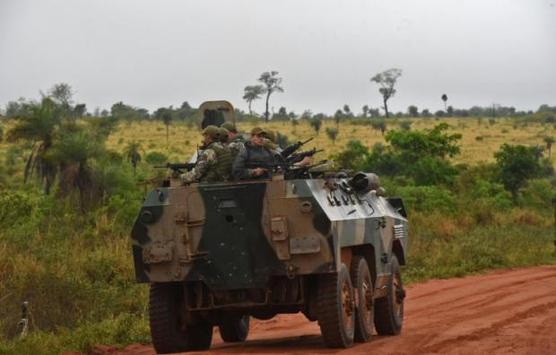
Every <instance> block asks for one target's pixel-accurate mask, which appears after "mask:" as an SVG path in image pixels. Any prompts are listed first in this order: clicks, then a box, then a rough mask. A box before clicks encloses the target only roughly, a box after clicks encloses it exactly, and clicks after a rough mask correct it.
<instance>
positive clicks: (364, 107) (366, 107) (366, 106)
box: [361, 105, 369, 118]
mask: <svg viewBox="0 0 556 355" xmlns="http://www.w3.org/2000/svg"><path fill="white" fill-rule="evenodd" d="M361 110H362V111H363V117H365V118H367V115H368V114H369V105H363V107H362V108H361Z"/></svg>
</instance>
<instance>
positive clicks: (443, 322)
mask: <svg viewBox="0 0 556 355" xmlns="http://www.w3.org/2000/svg"><path fill="white" fill-rule="evenodd" d="M407 295H408V296H407V298H406V314H405V321H404V328H403V331H402V334H401V335H400V336H396V337H379V336H375V337H374V339H373V340H371V341H370V342H368V343H365V344H356V345H355V346H354V347H353V348H351V349H344V350H339V349H326V348H324V346H323V343H322V341H321V338H320V335H319V328H318V325H317V324H316V322H315V323H311V322H309V321H307V320H306V319H305V317H304V316H303V315H301V314H296V315H282V316H278V317H275V318H274V319H271V320H269V321H264V322H263V321H254V322H252V329H251V333H250V334H249V337H248V341H247V342H245V343H244V344H239V345H238V344H235V345H233V344H232V345H230V344H224V343H222V340H221V339H220V337H219V336H218V335H215V337H214V340H213V347H212V349H211V350H210V353H213V354H223V353H227V354H229V353H253V354H263V353H264V354H301V353H310V354H316V353H318V354H330V353H342V354H363V353H372V354H431V353H437V354H487V353H488V354H535V355H539V354H556V266H542V267H536V268H528V269H519V270H505V271H496V272H493V273H490V274H488V275H481V276H470V277H465V278H461V279H449V280H433V281H429V282H426V283H422V284H417V285H413V286H411V287H408V289H407ZM95 350H97V352H96V353H97V354H105V353H112V354H115V353H118V354H143V355H147V354H154V350H153V349H152V347H150V346H145V345H130V346H129V347H127V348H126V349H124V350H123V351H115V349H113V348H112V349H111V348H109V347H99V348H97V349H95Z"/></svg>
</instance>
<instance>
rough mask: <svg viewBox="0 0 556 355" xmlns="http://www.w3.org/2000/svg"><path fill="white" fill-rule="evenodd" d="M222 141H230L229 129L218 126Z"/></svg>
mask: <svg viewBox="0 0 556 355" xmlns="http://www.w3.org/2000/svg"><path fill="white" fill-rule="evenodd" d="M218 132H219V139H220V142H222V143H226V142H227V141H228V133H229V132H228V130H227V129H226V128H224V127H222V126H220V127H219V128H218Z"/></svg>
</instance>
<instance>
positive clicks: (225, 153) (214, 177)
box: [200, 143, 232, 182]
mask: <svg viewBox="0 0 556 355" xmlns="http://www.w3.org/2000/svg"><path fill="white" fill-rule="evenodd" d="M207 149H212V150H214V152H215V154H216V164H214V165H213V166H212V167H211V169H209V171H208V172H207V173H206V174H205V176H203V177H202V178H201V180H200V182H221V181H228V180H229V179H230V174H231V172H232V154H231V153H230V149H228V147H226V146H224V145H222V144H219V143H212V144H210V145H209V146H208V147H207Z"/></svg>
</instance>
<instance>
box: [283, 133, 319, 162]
mask: <svg viewBox="0 0 556 355" xmlns="http://www.w3.org/2000/svg"><path fill="white" fill-rule="evenodd" d="M313 139H315V137H311V138H309V139H307V140H306V141H304V142H297V143H294V144H292V145H290V146H288V147H286V148H284V150H282V153H280V155H281V156H282V157H283V158H284V159H286V158H287V157H289V156H290V155H292V154H293V153H294V152H295V151H296V150H298V149H299V148H301V146H303V145H304V144H307V143H309V142H310V141H312V140H313Z"/></svg>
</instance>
